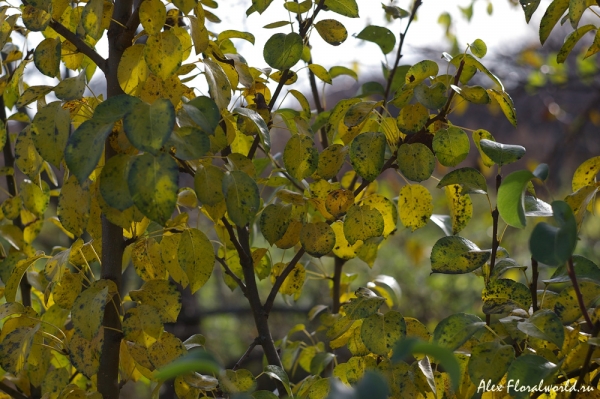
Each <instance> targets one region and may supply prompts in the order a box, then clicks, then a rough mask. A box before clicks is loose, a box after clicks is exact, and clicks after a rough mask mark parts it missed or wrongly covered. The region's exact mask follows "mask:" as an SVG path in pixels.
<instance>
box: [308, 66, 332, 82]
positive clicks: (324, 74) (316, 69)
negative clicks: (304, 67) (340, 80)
mask: <svg viewBox="0 0 600 399" xmlns="http://www.w3.org/2000/svg"><path fill="white" fill-rule="evenodd" d="M308 69H310V71H311V72H312V73H313V74H314V75H315V76H316V77H317V78H319V79H321V80H322V81H323V82H325V83H328V84H332V83H333V82H332V80H331V76H329V72H328V71H327V69H325V67H324V66H322V65H318V64H309V65H308Z"/></svg>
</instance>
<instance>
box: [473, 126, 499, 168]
mask: <svg viewBox="0 0 600 399" xmlns="http://www.w3.org/2000/svg"><path fill="white" fill-rule="evenodd" d="M472 136H473V142H474V143H475V146H476V147H477V150H478V151H479V156H481V161H482V162H483V164H484V165H485V166H487V167H488V168H489V167H491V166H494V165H495V163H494V161H493V160H492V159H491V158H490V157H489V156H487V155H486V153H485V152H483V150H482V149H481V140H484V139H485V140H491V141H495V140H494V136H492V134H491V133H490V132H488V131H487V130H484V129H478V130H475V131H474V132H473V135H472Z"/></svg>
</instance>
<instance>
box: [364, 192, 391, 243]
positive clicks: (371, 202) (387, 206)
mask: <svg viewBox="0 0 600 399" xmlns="http://www.w3.org/2000/svg"><path fill="white" fill-rule="evenodd" d="M362 205H365V206H367V207H370V208H371V209H376V210H378V211H379V213H381V216H382V217H383V225H384V226H383V233H382V234H383V236H384V237H387V236H389V235H390V234H392V233H393V232H394V231H396V225H397V224H398V210H397V209H396V205H394V203H393V202H392V201H390V200H389V199H387V198H386V197H384V196H383V195H380V194H371V195H369V196H368V197H366V198H364V199H363V200H362Z"/></svg>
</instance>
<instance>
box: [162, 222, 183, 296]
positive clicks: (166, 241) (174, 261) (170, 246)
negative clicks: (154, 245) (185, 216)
mask: <svg viewBox="0 0 600 399" xmlns="http://www.w3.org/2000/svg"><path fill="white" fill-rule="evenodd" d="M180 240H181V235H180V234H171V235H164V236H163V237H162V239H161V240H160V251H161V256H162V260H163V262H164V264H165V267H166V268H167V271H168V272H169V275H170V276H171V278H172V279H173V280H175V281H176V282H177V283H179V284H181V286H182V287H183V288H186V287H187V286H188V284H189V279H188V276H187V274H185V271H184V270H183V269H182V267H181V265H180V264H179V255H178V249H179V241H180Z"/></svg>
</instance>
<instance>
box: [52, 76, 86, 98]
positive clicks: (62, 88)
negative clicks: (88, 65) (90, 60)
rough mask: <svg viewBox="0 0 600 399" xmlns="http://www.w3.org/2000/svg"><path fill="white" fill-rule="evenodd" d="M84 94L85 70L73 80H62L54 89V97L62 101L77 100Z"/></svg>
mask: <svg viewBox="0 0 600 399" xmlns="http://www.w3.org/2000/svg"><path fill="white" fill-rule="evenodd" d="M84 92H85V70H83V71H81V73H80V74H79V75H77V76H75V77H73V78H67V79H64V80H63V81H62V82H60V83H59V84H58V85H56V87H55V88H54V94H56V97H58V98H60V99H61V100H64V101H70V100H77V99H80V98H81V97H83V93H84Z"/></svg>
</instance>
